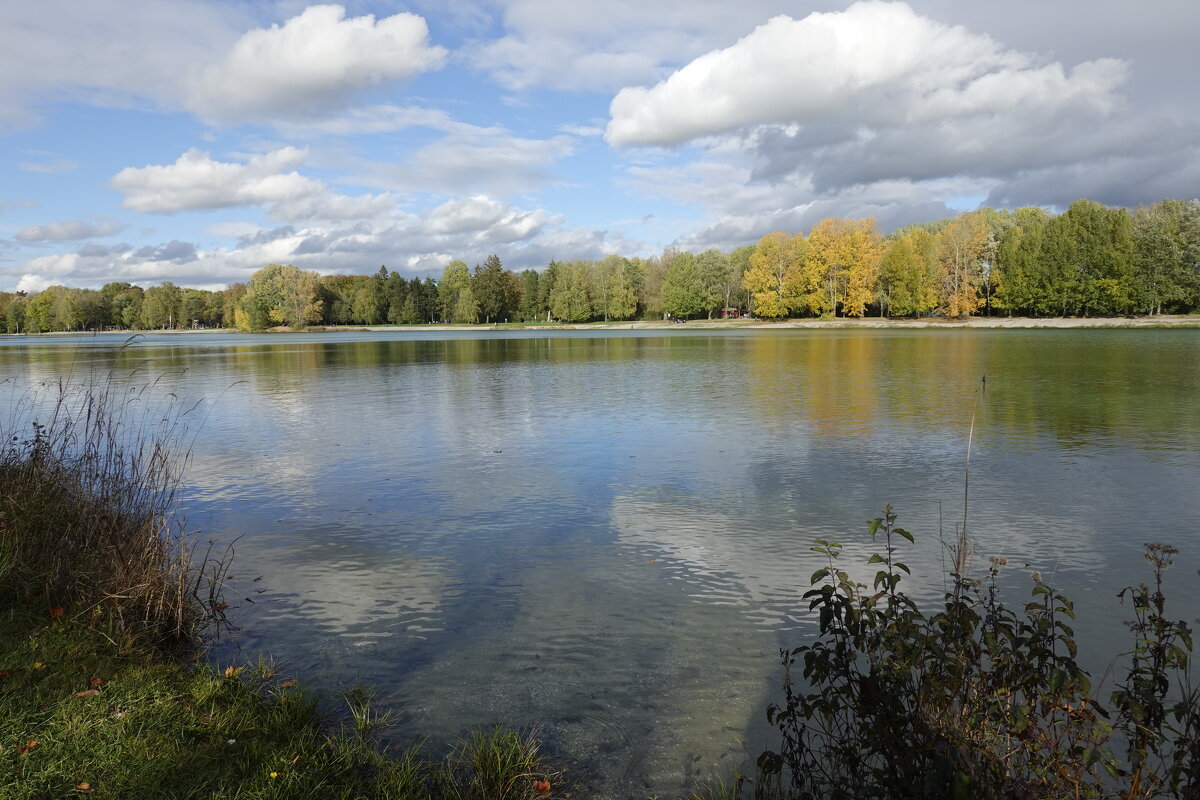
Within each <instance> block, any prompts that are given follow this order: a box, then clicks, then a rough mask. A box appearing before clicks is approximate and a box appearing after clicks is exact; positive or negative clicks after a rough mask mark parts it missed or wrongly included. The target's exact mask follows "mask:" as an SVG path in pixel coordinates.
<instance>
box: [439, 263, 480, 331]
mask: <svg viewBox="0 0 1200 800" xmlns="http://www.w3.org/2000/svg"><path fill="white" fill-rule="evenodd" d="M470 285H471V270H470V269H468V268H467V265H466V264H465V263H464V262H462V261H451V262H450V263H449V264H447V265H446V267H445V269H443V270H442V279H441V280H440V281H438V302H439V304H440V311H441V314H442V320H452V319H455V316H456V314H457V313H458V311H459V310H460V309H459V303H458V296H459V294H460V293H461V292H462V291H463V290H464V289H466V288H467V287H469V286H470ZM471 299H472V300H474V296H472V298H471ZM476 316H478V314H475V315H474V316H472V319H474V318H475V317H476Z"/></svg>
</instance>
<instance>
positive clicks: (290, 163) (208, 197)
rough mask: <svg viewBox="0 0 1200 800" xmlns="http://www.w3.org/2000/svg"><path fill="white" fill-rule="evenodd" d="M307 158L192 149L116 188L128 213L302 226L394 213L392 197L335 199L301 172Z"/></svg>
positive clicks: (119, 177) (292, 152) (124, 177)
mask: <svg viewBox="0 0 1200 800" xmlns="http://www.w3.org/2000/svg"><path fill="white" fill-rule="evenodd" d="M307 158H308V150H307V149H304V148H297V147H283V148H280V149H278V150H273V151H271V152H268V153H264V154H261V155H256V156H252V157H251V158H250V159H249V160H248V161H246V163H244V164H238V163H232V162H224V161H214V160H213V159H212V157H211V156H210V155H209V154H208V153H206V152H204V151H203V150H197V149H195V148H192V149H190V150H188V151H187V152H186V153H184V154H183V155H181V156H180V157H179V159H178V160H176V162H175V163H174V164H165V165H164V164H151V165H149V166H145V167H126V168H125V169H123V170H121V171H120V172H118V173H117V174H116V175H114V176H113V178H112V181H111V183H112V186H113V188H115V189H117V190H118V191H120V192H122V193H123V194H124V195H125V199H124V201H123V202H122V205H123V206H124V207H125V208H128V209H130V210H133V211H142V212H147V213H158V214H170V213H174V212H178V211H195V210H202V209H215V208H230V207H233V206H265V207H266V209H267V211H268V213H269V214H270V215H271V216H272V217H274V218H276V219H280V220H285V221H299V220H312V219H353V218H361V217H370V216H374V215H378V214H382V213H385V212H387V211H388V210H389V209H390V208H391V207H392V205H393V200H392V199H391V198H390V197H388V196H387V195H363V196H359V197H349V196H346V195H341V194H335V193H333V192H331V191H330V190H329V188H328V187H327V186H326V185H325V184H324V183H323V182H321V181H319V180H315V179H313V178H308V177H305V176H303V175H301V174H300V173H299V172H296V171H295V169H294V168H295V167H298V166H300V165H301V164H303V163H304V162H305V161H306V160H307Z"/></svg>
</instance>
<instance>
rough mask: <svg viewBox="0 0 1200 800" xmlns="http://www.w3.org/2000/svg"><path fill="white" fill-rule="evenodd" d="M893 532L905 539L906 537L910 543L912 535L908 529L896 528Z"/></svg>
mask: <svg viewBox="0 0 1200 800" xmlns="http://www.w3.org/2000/svg"><path fill="white" fill-rule="evenodd" d="M895 533H897V534H899V535H900V536H903V537H904V538H905V539H908V541H909V542H910V543H911V542H913V535H912V534H911V533H909V532H908V531H906V530H904V528H896V529H895Z"/></svg>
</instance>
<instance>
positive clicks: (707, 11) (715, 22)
mask: <svg viewBox="0 0 1200 800" xmlns="http://www.w3.org/2000/svg"><path fill="white" fill-rule="evenodd" d="M794 6H795V3H794V0H793V2H788V0H742V2H739V3H729V2H727V0H694V2H689V3H687V4H686V6H685V5H679V4H672V3H646V2H641V1H640V0H576V1H575V2H572V3H569V4H564V3H560V2H557V1H556V0H511V1H510V2H507V3H505V4H504V12H503V20H502V22H503V26H504V29H505V33H504V35H503V36H501V37H500V38H498V39H495V40H493V41H490V42H483V43H480V44H479V45H478V46H477V47H474V48H472V49H470V50H469V51H468V52H467V53H465V55H466V57H467V58H469V59H470V60H471V62H472V63H473V64H474V65H475V66H476V67H477V68H479V69H482V70H485V71H487V72H488V73H490V74H491V76H492V77H493V78H494V79H495V80H497V81H498V82H499V83H500V84H501V85H503V86H505V87H506V88H509V89H514V90H525V89H531V88H536V87H550V88H553V89H559V90H566V91H575V90H584V91H601V92H603V91H615V90H617V89H619V88H620V87H622V86H629V85H631V84H641V83H645V82H647V81H654V80H657V79H659V78H661V77H663V70H664V68H665V67H673V66H677V65H679V64H680V63H683V62H686V61H687V60H689V59H691V58H694V57H695V56H697V55H699V54H701V53H704V52H705V51H707V50H710V49H712V48H713V47H717V46H719V45H721V44H723V43H725V42H727V41H729V36H730V34H731V33H732V34H734V35H738V34H741V33H743V32H745V31H748V30H749V29H750V28H751V27H753V22H752V21H753V20H761V19H765V18H766V17H768V16H770V15H771V14H773V13H781V12H783V11H786V10H788V9H790V8H794Z"/></svg>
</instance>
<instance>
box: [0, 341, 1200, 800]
mask: <svg viewBox="0 0 1200 800" xmlns="http://www.w3.org/2000/svg"><path fill="white" fill-rule="evenodd" d="M455 336H457V337H463V336H464V334H458V333H455V334H452V335H440V334H437V333H436V332H422V333H420V334H390V333H389V334H383V333H380V334H369V335H368V334H363V335H357V334H353V335H345V334H338V335H311V336H310V335H296V336H290V335H285V336H240V335H217V334H211V335H196V336H148V337H145V338H144V339H143V340H141V341H139V342H137V343H136V344H134V345H132V346H129V347H125V348H123V349H121V348H120V347H119V344H120V341H121V340H120V339H115V338H112V339H105V338H103V337H101V338H96V339H85V338H51V337H45V338H41V339H33V338H27V339H21V340H15V339H12V338H8V339H2V338H0V377H3V378H11V379H12V380H10V381H8V382H7V383H4V384H0V387H2V388H0V391H5V392H8V393H12V392H17V393H18V394H19V393H20V391H21V389H22V387H27V386H29V385H32V384H36V383H37V382H39V381H53V380H57V379H58V378H59V377H61V376H68V378H69V379H72V380H85V379H89V376H91V377H93V378H94V377H95V376H101V377H103V376H105V375H109V374H111V375H112V376H114V378H115V379H116V380H119V381H132V382H137V381H148V380H156V381H157V384H156V386H155V391H156V392H159V393H166V392H174V393H176V394H177V395H178V396H179V397H180V398H181V399H182V400H183V401H185V402H189V403H191V402H196V401H197V400H199V401H200V406H199V412H200V413H201V414H204V415H207V417H206V421H205V423H204V425H203V427H202V428H201V429H199V430H198V432H197V438H196V441H195V446H194V450H193V460H192V465H191V468H190V471H189V477H188V485H187V487H186V490H185V492H184V500H183V502H184V507H185V510H186V512H187V514H188V516H189V519H190V522H191V525H192V527H195V528H199V529H201V530H203V531H205V532H206V534H209V535H211V536H214V537H216V538H219V539H223V540H230V539H232V538H234V537H241V538H240V539H239V540H238V544H237V552H238V567H237V577H236V579H235V582H234V588H235V589H236V590H237V596H238V597H247V598H250V599H251V600H253V601H254V602H253V603H249V602H242V603H241V606H240V607H239V608H237V609H236V616H235V618H236V619H237V621H238V622H239V624H240V625H241V626H242V628H243V631H242V632H241V634H240V635H239V637H238V639H237V644H238V646H239V647H241V648H242V650H243V651H245V652H244V653H243V655H246V656H251V657H252V656H254V655H255V654H256V653H258V652H267V653H270V654H272V655H274V656H275V657H277V658H279V659H281V660H282V661H283V662H284V663H285V666H286V668H287V669H290V670H293V671H295V672H297V673H299V674H301V675H302V676H304V677H306V678H308V679H309V680H312V681H315V682H317V683H319V684H320V685H323V686H325V687H329V688H335V687H338V686H342V685H345V684H348V683H352V682H354V681H356V680H363V681H367V682H370V683H373V684H375V685H377V686H379V687H380V688H381V689H382V690H383V693H384V694H385V695H386V696H387V698H388V702H389V703H390V704H391V705H392V706H393V707H394V708H395V709H396V710H397V711H398V712H399V716H400V719H401V722H402V726H401V731H400V736H401V737H402V738H404V737H415V736H418V735H429V736H430V737H431V738H432V741H434V742H444V741H446V740H448V739H449V738H450V737H452V736H453V735H454V734H456V733H457V732H459V731H460V730H462V729H463V728H465V727H470V726H477V725H488V724H492V723H494V722H497V721H509V722H513V723H516V724H518V725H536V726H538V727H539V728H540V729H541V731H542V733H543V735H544V736H545V738H546V739H547V740H548V742H549V744H550V746H551V748H553V749H557V750H559V751H560V752H562V753H564V754H566V755H569V757H570V758H571V759H573V763H574V765H575V767H576V774H577V775H586V776H587V786H586V790H587V791H586V792H585V794H587V796H591V797H613V798H625V797H637V796H647V795H649V794H653V793H659V794H661V795H663V796H671V795H672V794H674V793H676V792H677V791H678V790H680V789H681V788H682V787H684V786H686V785H688V784H689V783H690V782H694V781H695V780H697V779H702V778H704V777H707V776H709V775H711V774H713V773H717V772H729V771H731V770H732V769H734V768H735V767H736V766H737V765H738V764H739V763H741V762H742V760H743V759H744V758H745V757H746V756H747V753H750V754H754V753H757V750H758V748H760V747H761V746H762V744H763V741H764V740H763V736H764V734H765V729H764V723H763V719H762V709H763V708H764V707H765V705H766V703H767V702H768V701H769V700H770V699H772V698H773V697H774V694H773V693H774V692H775V690H776V687H777V677H778V675H777V670H776V652H777V650H778V648H779V647H780V646H782V645H789V644H794V643H795V642H796V640H797V638H798V637H799V636H801V635H803V633H804V631H805V630H807V629H808V628H809V626H810V625H811V621H810V620H809V618H808V616H807V614H806V613H805V611H804V606H803V603H802V602H801V601H800V599H799V598H800V595H801V594H802V592H803V591H804V590H805V589H806V588H807V582H808V576H809V575H810V574H811V573H812V572H813V570H814V569H815V568H816V566H817V565H816V563H815V562H814V559H815V556H814V554H812V553H811V552H810V550H809V546H810V544H811V540H812V539H813V538H814V537H816V536H821V537H825V538H835V539H838V540H840V541H842V542H843V543H844V544H845V545H846V556H845V560H846V566H848V567H850V568H851V571H852V572H854V573H855V574H861V575H862V576H863V577H865V576H866V572H865V571H864V570H862V566H861V564H860V563H859V562H860V561H861V559H862V557H863V556H864V555H865V554H867V553H869V552H870V546H869V543H868V542H866V541H865V537H864V534H863V531H864V525H863V521H864V520H865V519H866V518H867V517H870V516H874V515H876V514H878V512H879V509H880V508H881V506H882V505H883V504H884V503H885V502H891V503H893V504H894V505H895V506H896V508H897V510H898V511H899V513H900V514H901V518H902V523H903V524H904V525H905V527H907V528H908V529H910V530H912V531H914V532H915V533H916V534H917V535H918V537H919V539H918V544H917V547H916V552H915V553H913V554H912V557H910V558H908V562H909V564H910V566H912V567H913V568H914V584H913V585H914V586H915V587H916V591H917V592H918V593H919V594H921V595H923V596H925V597H929V598H935V597H937V596H938V594H939V593H940V592H941V590H942V586H943V584H942V579H941V577H940V576H941V569H942V551H941V548H940V547H939V544H938V535H939V531H941V532H942V534H943V535H945V536H947V537H950V536H953V534H954V530H955V524H956V522H958V521H959V520H960V519H961V515H962V506H961V502H962V481H963V463H964V457H965V451H966V441H967V436H968V432H969V431H970V428H971V418H972V414H974V415H975V429H974V447H973V453H972V461H971V463H972V473H971V487H972V492H971V495H972V507H971V511H970V526H971V530H972V532H973V534H974V535H975V537H976V538H977V540H978V541H979V543H980V549H981V553H982V554H983V555H982V556H981V557H983V556H986V555H987V554H992V553H1002V554H1005V555H1008V556H1009V557H1010V560H1011V563H1013V565H1014V568H1013V569H1012V570H1011V572H1010V574H1008V575H1006V576H1005V578H1006V580H1007V581H1008V583H1009V584H1010V585H1011V586H1012V587H1014V588H1016V589H1018V590H1019V591H1020V592H1025V591H1027V589H1028V575H1027V571H1028V570H1027V569H1025V568H1024V566H1023V565H1024V564H1026V563H1028V564H1029V568H1028V569H1034V568H1037V569H1040V570H1041V571H1042V572H1043V574H1046V575H1051V574H1052V575H1054V579H1055V582H1056V583H1058V584H1059V585H1060V586H1062V588H1064V589H1065V590H1066V591H1067V592H1068V594H1070V595H1072V596H1073V597H1074V598H1075V599H1076V601H1077V604H1078V606H1079V608H1080V609H1082V610H1083V611H1084V614H1083V617H1082V619H1081V620H1080V624H1079V625H1078V626H1077V629H1078V630H1079V631H1080V632H1081V637H1080V638H1081V639H1084V640H1087V641H1092V642H1095V641H1103V642H1104V646H1093V648H1092V651H1093V652H1091V653H1088V652H1086V651H1085V658H1091V659H1092V662H1090V663H1093V664H1095V665H1097V666H1098V667H1102V666H1103V664H1104V653H1105V652H1106V651H1110V650H1113V649H1115V648H1116V647H1117V638H1116V637H1119V636H1121V635H1123V634H1122V628H1121V626H1120V624H1119V622H1118V618H1119V615H1120V614H1121V609H1120V608H1119V607H1118V606H1117V604H1116V602H1115V600H1114V598H1113V595H1114V594H1115V593H1116V592H1117V591H1118V590H1119V589H1120V588H1121V587H1122V586H1124V585H1126V584H1128V583H1129V582H1131V581H1135V580H1138V579H1140V577H1141V574H1140V572H1139V566H1138V564H1139V563H1140V560H1139V559H1138V554H1139V552H1140V549H1141V546H1142V543H1143V542H1144V541H1147V540H1162V541H1168V542H1171V543H1173V544H1175V545H1176V546H1178V547H1179V548H1180V550H1181V551H1182V553H1181V557H1180V565H1179V567H1178V568H1177V569H1176V570H1175V572H1174V574H1173V576H1172V577H1173V578H1174V580H1175V581H1176V585H1178V586H1180V587H1181V590H1180V591H1178V592H1177V593H1176V594H1175V595H1174V598H1173V599H1175V598H1178V599H1179V600H1180V601H1183V602H1189V603H1191V606H1190V607H1184V606H1182V605H1180V606H1177V611H1178V613H1179V614H1180V615H1182V616H1185V617H1188V618H1192V617H1195V616H1197V614H1200V595H1197V594H1196V593H1195V592H1194V591H1191V590H1192V589H1194V581H1195V578H1194V575H1195V567H1196V566H1197V565H1198V564H1200V547H1197V543H1196V542H1194V541H1192V538H1193V537H1194V535H1195V534H1194V531H1195V530H1196V529H1197V522H1200V515H1198V512H1197V511H1196V509H1195V507H1194V502H1193V499H1194V497H1195V496H1196V494H1197V489H1198V488H1200V466H1198V465H1197V459H1196V452H1197V449H1198V447H1197V446H1198V445H1200V408H1198V407H1197V404H1196V398H1197V396H1198V389H1200V348H1198V347H1197V341H1198V340H1197V338H1196V333H1195V332H1194V331H955V332H941V331H919V332H918V331H911V332H899V331H896V332H889V331H869V332H867V331H864V332H857V331H821V332H811V331H780V332H727V333H720V334H703V333H690V332H686V331H685V332H675V331H671V332H661V333H660V332H601V333H574V334H567V335H556V336H554V337H550V336H543V335H540V334H536V333H519V334H512V333H504V334H500V333H485V334H477V335H469V336H466V338H453V337H455ZM985 376H986V383H985V382H984V381H983V380H982V379H983V378H984V377H985ZM985 386H986V390H984V387H985ZM10 403H11V400H3V403H2V404H0V408H5V407H10V405H8V404H10Z"/></svg>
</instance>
